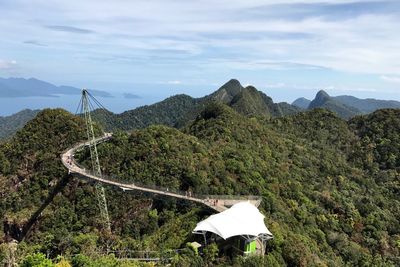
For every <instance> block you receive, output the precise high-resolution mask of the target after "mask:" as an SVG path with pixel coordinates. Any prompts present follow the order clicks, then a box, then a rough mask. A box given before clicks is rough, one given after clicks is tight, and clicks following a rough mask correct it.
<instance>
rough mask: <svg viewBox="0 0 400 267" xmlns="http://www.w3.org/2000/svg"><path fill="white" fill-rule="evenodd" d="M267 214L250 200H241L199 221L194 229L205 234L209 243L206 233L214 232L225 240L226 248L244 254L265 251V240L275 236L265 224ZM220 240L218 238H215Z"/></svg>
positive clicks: (194, 231)
mask: <svg viewBox="0 0 400 267" xmlns="http://www.w3.org/2000/svg"><path fill="white" fill-rule="evenodd" d="M264 218H265V216H264V215H263V214H261V212H260V211H259V210H258V209H257V208H256V207H255V206H254V205H252V204H251V203H250V202H240V203H237V204H235V205H233V206H232V207H231V208H229V209H227V210H225V211H223V212H221V213H218V214H215V215H211V216H210V217H208V218H207V219H205V220H203V221H201V222H199V223H198V224H197V226H196V228H195V229H194V230H193V233H194V234H201V235H203V236H204V242H205V243H207V239H206V234H207V233H213V234H215V235H216V236H218V237H220V238H219V239H223V240H224V241H230V242H220V243H224V244H225V246H223V247H224V248H225V249H226V248H228V247H229V248H233V249H234V250H237V251H239V250H240V251H242V252H243V253H244V254H249V253H254V252H256V251H257V250H258V253H260V254H261V253H262V254H263V253H264V247H265V242H266V241H267V240H268V239H271V238H273V235H272V233H271V232H270V231H269V230H268V228H267V227H266V226H265V224H264ZM214 239H215V240H216V241H218V238H214Z"/></svg>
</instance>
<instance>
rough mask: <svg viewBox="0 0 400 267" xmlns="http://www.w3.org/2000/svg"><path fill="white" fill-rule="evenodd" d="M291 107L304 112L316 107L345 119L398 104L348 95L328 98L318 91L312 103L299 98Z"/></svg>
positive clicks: (391, 101) (396, 102)
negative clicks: (339, 114)
mask: <svg viewBox="0 0 400 267" xmlns="http://www.w3.org/2000/svg"><path fill="white" fill-rule="evenodd" d="M292 105H294V106H297V107H299V108H302V109H304V110H307V109H308V110H309V109H312V108H316V107H322V108H327V109H329V110H331V111H334V112H336V113H341V114H342V117H343V118H346V119H348V118H351V117H354V116H356V115H361V114H369V113H372V112H374V111H376V110H378V109H387V108H400V102H399V101H395V100H380V99H375V98H365V99H362V98H357V97H355V96H350V95H339V96H330V95H329V94H327V93H326V92H325V91H323V90H320V91H319V92H318V93H317V94H316V96H315V98H314V99H313V100H312V101H311V100H309V99H306V98H304V97H300V98H297V99H296V100H295V101H293V102H292Z"/></svg>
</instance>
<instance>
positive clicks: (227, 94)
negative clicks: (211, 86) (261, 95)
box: [211, 79, 243, 103]
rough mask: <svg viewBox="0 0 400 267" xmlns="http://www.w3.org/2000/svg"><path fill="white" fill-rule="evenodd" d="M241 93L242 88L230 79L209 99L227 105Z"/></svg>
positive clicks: (238, 83) (237, 82)
mask: <svg viewBox="0 0 400 267" xmlns="http://www.w3.org/2000/svg"><path fill="white" fill-rule="evenodd" d="M242 91H243V86H242V85H241V84H240V82H239V81H238V80H236V79H231V80H229V81H228V82H227V83H225V84H224V85H222V86H221V87H220V88H219V89H218V90H217V91H216V92H214V93H213V94H212V95H211V97H212V98H213V99H214V100H217V101H221V102H223V103H229V102H230V101H232V99H233V98H234V97H235V96H236V95H237V94H239V93H240V92H242Z"/></svg>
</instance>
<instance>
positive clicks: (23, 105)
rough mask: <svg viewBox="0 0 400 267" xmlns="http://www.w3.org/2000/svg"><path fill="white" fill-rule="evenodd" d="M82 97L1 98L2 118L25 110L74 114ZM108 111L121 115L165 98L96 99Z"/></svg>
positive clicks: (117, 96) (122, 97)
mask: <svg viewBox="0 0 400 267" xmlns="http://www.w3.org/2000/svg"><path fill="white" fill-rule="evenodd" d="M80 97H81V96H80V95H59V96H57V97H12V98H9V97H0V116H9V115H11V114H14V113H16V112H19V111H21V110H23V109H27V108H29V109H44V108H63V109H66V110H68V111H70V112H72V113H75V111H76V110H77V107H78V104H79V101H80ZM96 99H97V100H98V101H99V102H100V103H101V104H102V105H103V106H104V107H106V108H107V109H108V110H110V111H112V112H114V113H121V112H123V111H126V110H130V109H134V108H136V107H140V106H143V105H149V104H153V103H155V102H158V101H161V100H163V99H164V97H163V96H159V97H157V96H146V97H140V98H131V99H128V98H125V97H124V96H123V95H122V94H121V95H119V94H115V95H113V97H96Z"/></svg>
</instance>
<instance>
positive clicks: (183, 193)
mask: <svg viewBox="0 0 400 267" xmlns="http://www.w3.org/2000/svg"><path fill="white" fill-rule="evenodd" d="M74 164H75V165H76V166H77V167H79V168H80V169H81V171H83V173H84V174H87V175H92V176H96V174H95V173H94V172H93V171H92V170H88V169H86V168H85V167H83V166H82V165H80V164H78V163H77V162H76V161H74ZM100 178H102V179H104V180H107V181H111V182H115V183H119V184H121V185H122V186H123V185H126V186H129V185H134V186H137V187H141V188H147V189H152V190H156V191H159V192H163V193H171V194H176V195H180V196H181V197H183V198H184V197H187V198H196V199H199V200H204V201H205V200H207V199H220V200H243V201H246V200H254V201H256V200H259V199H260V197H259V196H254V195H207V194H198V193H195V192H192V191H189V190H188V191H183V190H177V189H175V188H169V187H163V186H158V185H151V184H144V183H141V182H138V181H133V182H127V181H123V180H121V179H119V178H118V177H116V176H110V175H104V174H102V175H101V177H100ZM127 189H129V188H127Z"/></svg>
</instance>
